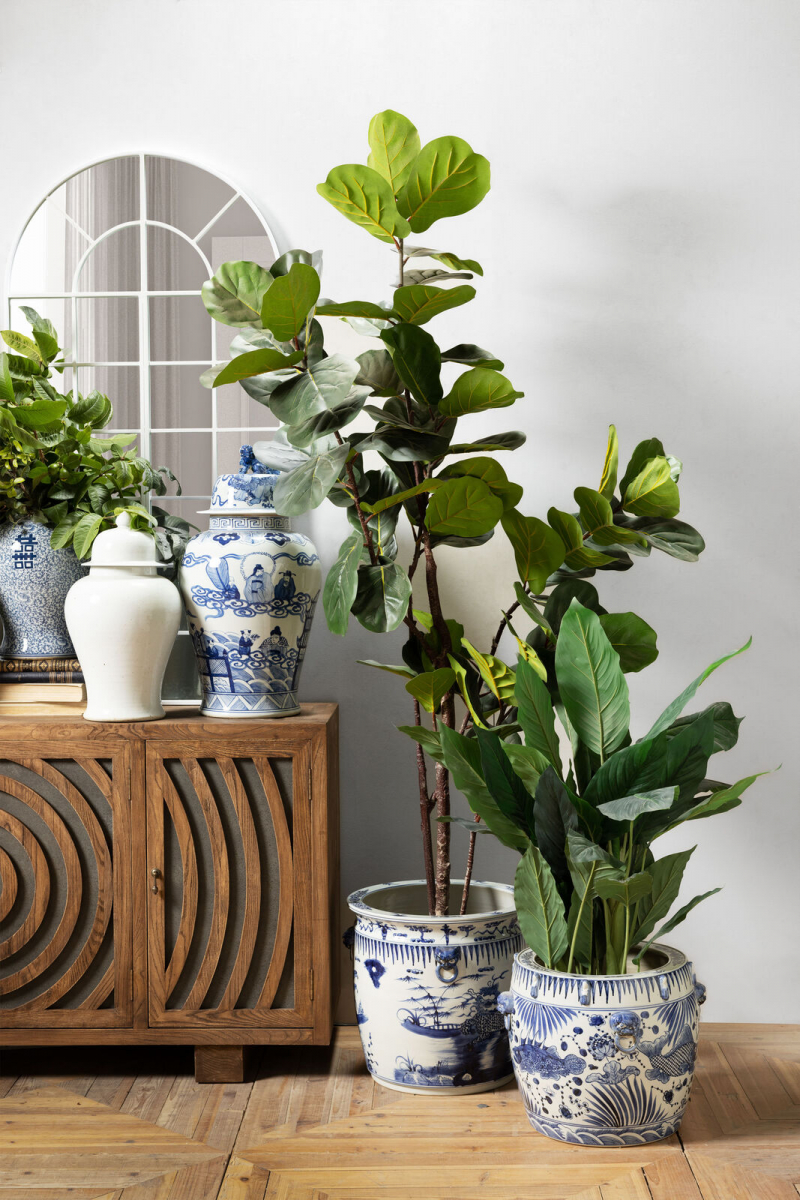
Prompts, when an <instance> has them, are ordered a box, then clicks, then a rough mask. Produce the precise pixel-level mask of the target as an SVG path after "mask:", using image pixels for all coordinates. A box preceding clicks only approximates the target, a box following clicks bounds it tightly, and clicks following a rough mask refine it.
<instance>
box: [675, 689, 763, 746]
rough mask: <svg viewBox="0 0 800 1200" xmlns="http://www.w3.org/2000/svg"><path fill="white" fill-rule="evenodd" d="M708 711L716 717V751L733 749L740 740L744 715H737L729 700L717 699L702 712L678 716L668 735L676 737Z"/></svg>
mask: <svg viewBox="0 0 800 1200" xmlns="http://www.w3.org/2000/svg"><path fill="white" fill-rule="evenodd" d="M707 713H711V715H712V717H713V719H714V753H715V754H716V753H718V752H719V751H720V750H731V749H732V748H733V747H734V746H735V745H736V743H737V741H738V740H739V726H740V725H741V723H742V721H743V720H744V717H737V716H736V715H735V713H734V711H733V709H732V708H731V706H730V704H729V703H728V701H727V700H716V701H715V702H714V703H713V704H709V706H708V708H704V709H703V711H702V712H700V713H687V714H686V716H685V717H678V719H677V721H673V722H672V724H671V725H670V726H669V728H668V729H667V731H666V732H667V737H668V738H669V737H674V736H675V735H676V734H677V733H680V731H681V729H683V728H685V726H686V725H691V724H693V722H695V721H699V720H700V719H701V718H702V717H704V716H706V714H707Z"/></svg>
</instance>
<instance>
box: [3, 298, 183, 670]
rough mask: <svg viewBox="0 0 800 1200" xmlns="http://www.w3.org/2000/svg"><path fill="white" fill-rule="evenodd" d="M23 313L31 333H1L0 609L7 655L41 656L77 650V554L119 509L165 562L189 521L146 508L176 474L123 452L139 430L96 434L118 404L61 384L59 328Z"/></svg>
mask: <svg viewBox="0 0 800 1200" xmlns="http://www.w3.org/2000/svg"><path fill="white" fill-rule="evenodd" d="M23 312H24V313H25V315H26V317H27V319H28V321H29V322H30V325H31V329H32V334H33V336H32V337H27V336H25V335H24V334H21V333H15V332H14V331H13V330H4V331H3V333H2V337H3V340H4V341H5V343H6V345H7V346H8V347H9V349H10V350H11V351H12V353H10V354H7V353H4V354H0V429H2V445H0V610H1V611H2V618H3V626H4V631H5V638H4V642H3V653H4V654H5V655H6V656H7V657H15V658H16V657H23V658H25V657H27V658H39V657H48V656H62V655H69V654H72V653H73V650H72V644H71V642H70V639H69V634H68V632H67V627H66V623H65V621H64V599H65V597H66V594H67V592H68V591H69V589H70V587H71V586H72V584H73V583H74V582H75V581H76V580H77V579H79V578H80V577H81V575H82V569H81V565H80V560H81V559H84V558H86V557H87V556H88V555H89V553H90V550H91V547H92V543H93V541H94V539H95V538H96V536H97V534H98V533H100V531H101V530H103V529H108V528H111V527H112V526H113V524H114V520H115V517H116V515H117V514H118V513H120V512H121V511H123V510H124V511H125V512H127V513H128V514H129V516H130V520H131V527H132V528H134V529H145V530H149V531H150V532H151V533H152V535H153V536H154V537H155V538H156V541H157V544H158V547H159V550H160V551H161V554H162V556H163V557H164V558H165V559H167V560H169V559H172V558H174V557H175V556H176V553H178V552H179V550H180V547H181V545H182V544H183V543H184V542H185V540H186V538H187V537H188V535H189V530H190V526H189V525H188V523H187V522H186V521H183V520H182V519H181V518H179V517H175V516H172V515H171V514H168V513H166V512H163V511H162V510H160V509H154V510H153V512H152V513H151V512H149V511H148V509H147V508H146V507H145V504H144V500H145V498H146V496H147V494H148V493H149V492H153V493H155V495H157V496H161V495H164V493H165V492H166V488H167V479H171V480H174V479H175V476H174V475H173V474H172V472H171V471H170V470H169V469H168V468H167V467H153V466H151V464H150V463H149V462H148V461H147V460H146V459H144V458H141V457H140V456H139V455H137V454H136V453H135V452H134V451H126V450H125V449H124V447H125V446H126V445H128V444H129V443H130V442H132V441H133V440H134V436H135V435H133V434H130V435H125V434H123V435H115V436H114V437H110V438H101V437H98V436H97V431H98V430H100V429H103V428H104V427H105V426H106V425H107V424H108V422H109V421H110V420H111V415H112V411H113V409H112V405H111V401H110V400H109V399H108V397H107V396H102V395H101V394H100V393H99V392H96V391H93V392H90V393H89V395H88V396H81V395H80V394H73V393H72V392H69V393H67V394H66V395H61V394H60V393H59V392H58V391H57V390H56V388H55V387H54V386H53V383H52V382H51V380H52V378H53V372H54V371H55V372H59V373H60V372H62V371H63V369H64V365H65V364H64V360H63V358H60V357H59V356H60V350H59V345H58V335H57V333H56V330H55V328H54V327H53V325H52V323H51V322H50V321H48V320H46V319H45V318H43V317H40V316H39V314H38V313H36V312H35V311H34V310H33V309H32V308H24V309H23ZM178 491H180V488H178Z"/></svg>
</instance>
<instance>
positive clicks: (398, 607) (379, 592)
mask: <svg viewBox="0 0 800 1200" xmlns="http://www.w3.org/2000/svg"><path fill="white" fill-rule="evenodd" d="M410 597H411V580H410V579H409V578H408V575H407V574H406V573H405V571H404V570H403V568H402V567H401V566H400V565H399V564H398V563H381V564H379V565H378V566H374V567H373V566H364V565H362V566H361V567H360V568H359V571H358V591H357V593H356V598H355V600H354V602H353V607H352V612H353V616H355V617H357V618H358V620H359V621H360V623H361V624H362V625H363V626H364V628H365V629H369V630H371V631H372V633H391V631H392V630H393V629H397V626H398V625H400V624H402V621H403V618H404V617H405V615H406V612H407V610H408V601H409V599H410Z"/></svg>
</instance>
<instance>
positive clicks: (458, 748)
mask: <svg viewBox="0 0 800 1200" xmlns="http://www.w3.org/2000/svg"><path fill="white" fill-rule="evenodd" d="M410 728H413V727H412V726H408V727H406V731H408V729H410ZM409 736H413V735H409ZM439 739H440V744H441V750H442V758H443V761H444V765H445V766H446V767H447V770H448V771H449V772H450V775H451V776H452V780H453V783H454V784H455V786H456V787H457V788H458V790H459V791H460V792H463V793H464V795H465V796H466V798H467V801H468V802H469V806H470V808H471V809H472V811H473V812H474V813H477V814H478V816H479V817H480V818H481V820H483V821H485V822H486V824H487V825H488V827H489V829H490V830H491V831H492V833H493V834H494V835H495V837H496V838H497V840H498V841H499V842H502V844H503V845H504V846H509V847H510V848H511V849H512V850H517V851H519V852H520V853H524V851H525V849H526V847H527V845H528V838H527V837H526V836H525V834H524V833H523V832H522V830H520V829H519V828H518V827H517V826H516V825H515V824H514V822H513V821H511V820H509V819H508V817H506V816H504V815H503V813H502V812H501V811H500V809H499V808H498V807H497V805H496V804H495V802H494V800H493V799H492V797H491V795H490V793H489V789H488V788H487V786H486V782H485V780H484V778H483V768H482V766H481V752H480V747H479V746H478V743H477V741H476V740H475V738H467V737H464V735H463V734H461V733H457V732H456V731H455V730H454V729H448V728H447V726H446V725H442V724H440V725H439ZM426 749H427V747H426Z"/></svg>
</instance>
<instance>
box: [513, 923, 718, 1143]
mask: <svg viewBox="0 0 800 1200" xmlns="http://www.w3.org/2000/svg"><path fill="white" fill-rule="evenodd" d="M642 965H643V967H644V968H645V969H643V970H642V971H641V972H638V973H637V972H636V968H635V967H633V968H632V969H633V972H634V973H633V974H629V975H567V974H565V973H563V972H561V971H550V970H548V969H547V968H545V967H543V966H541V965H540V963H539V962H538V960H537V958H536V956H535V955H534V953H533V951H532V950H524V951H523V952H522V954H518V955H517V956H516V959H515V962H514V972H513V977H512V982H511V990H510V992H504V993H503V994H502V995H501V996H500V999H499V1008H500V1011H501V1012H502V1013H504V1014H505V1020H506V1024H507V1026H508V1032H509V1039H510V1043H511V1057H512V1059H513V1062H514V1074H515V1075H516V1077H517V1083H518V1085H519V1090H520V1092H521V1093H522V1098H523V1100H524V1102H525V1108H526V1111H527V1113H528V1117H529V1119H530V1122H531V1125H533V1127H534V1129H536V1130H537V1131H538V1132H539V1133H543V1134H545V1135H546V1136H547V1137H551V1138H556V1139H557V1140H559V1141H562V1142H575V1143H576V1144H578V1145H581V1146H639V1145H642V1144H643V1143H644V1142H657V1141H660V1139H661V1138H665V1137H669V1135H670V1134H671V1133H674V1132H675V1130H676V1129H677V1128H678V1126H679V1125H680V1123H681V1120H682V1118H683V1114H684V1112H685V1110H686V1104H687V1102H688V1099H689V1091H690V1089H691V1086H692V1078H693V1076H694V1064H695V1057H696V1055H697V1025H698V1016H699V1005H700V1004H702V1003H703V1001H704V1000H705V988H704V987H703V986H702V984H699V983H696V982H695V978H694V975H693V974H692V964H691V963H690V962H687V961H686V956H685V955H684V954H681V952H680V951H679V950H673V949H671V948H670V947H669V946H661V945H657V944H654V945H653V946H651V947H650V949H649V951H648V952H647V954H646V956H645V958H644V959H643V960H642Z"/></svg>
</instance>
